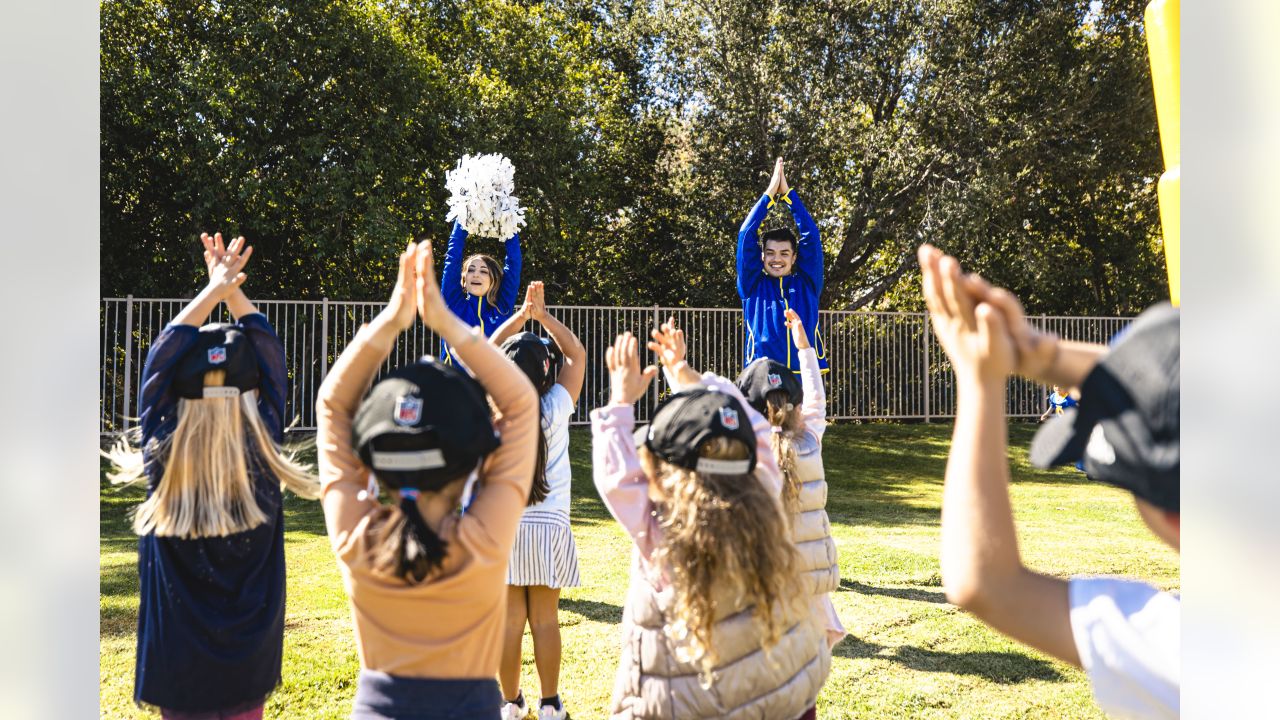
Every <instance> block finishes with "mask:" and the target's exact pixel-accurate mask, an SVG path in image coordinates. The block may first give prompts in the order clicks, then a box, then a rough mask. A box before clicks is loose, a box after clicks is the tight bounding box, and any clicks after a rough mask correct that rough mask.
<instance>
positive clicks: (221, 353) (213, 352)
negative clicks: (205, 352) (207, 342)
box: [209, 346, 227, 365]
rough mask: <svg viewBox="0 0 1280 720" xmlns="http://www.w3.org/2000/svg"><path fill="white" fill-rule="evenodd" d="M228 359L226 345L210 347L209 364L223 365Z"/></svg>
mask: <svg viewBox="0 0 1280 720" xmlns="http://www.w3.org/2000/svg"><path fill="white" fill-rule="evenodd" d="M226 361H227V349H226V348H225V347H222V346H219V347H211V348H209V364H210V365H221V364H222V363H224V362H226Z"/></svg>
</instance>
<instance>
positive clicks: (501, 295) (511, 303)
mask: <svg viewBox="0 0 1280 720" xmlns="http://www.w3.org/2000/svg"><path fill="white" fill-rule="evenodd" d="M523 266H524V257H523V256H522V255H521V254H520V233H516V234H515V235H512V236H511V237H510V238H508V239H507V257H506V259H505V260H503V262H502V286H501V287H499V288H498V311H499V312H501V313H502V314H504V315H509V314H510V313H511V309H512V308H514V307H515V303H516V298H517V297H518V296H519V295H520V270H521V268H522V267H523Z"/></svg>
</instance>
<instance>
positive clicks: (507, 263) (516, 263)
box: [440, 222, 523, 364]
mask: <svg viewBox="0 0 1280 720" xmlns="http://www.w3.org/2000/svg"><path fill="white" fill-rule="evenodd" d="M506 252H507V256H506V259H505V260H504V262H503V264H502V265H501V266H499V265H498V261H497V260H495V259H494V258H493V257H491V256H489V255H484V254H482V253H477V254H474V255H471V256H469V257H468V256H467V254H466V253H467V231H466V230H465V229H463V227H462V225H461V224H460V223H458V222H454V223H453V232H452V233H450V235H449V248H448V250H447V251H445V255H444V269H443V271H442V272H441V286H440V290H441V292H442V294H443V295H444V301H445V303H446V304H447V305H448V306H449V310H450V311H452V312H453V314H454V315H457V316H458V317H460V318H462V320H463V322H465V323H466V324H467V325H469V326H471V327H478V328H480V332H481V333H483V335H484V337H489V336H490V335H492V334H493V331H494V330H497V329H498V326H499V325H501V324H502V323H504V322H506V320H507V318H509V317H511V311H512V309H513V308H514V307H515V304H516V297H517V296H518V295H519V294H520V268H521V267H522V265H523V256H522V255H521V254H520V233H515V234H514V235H512V236H511V237H509V238H507V241H506ZM463 258H466V259H465V260H464V259H463ZM449 348H450V346H449V342H448V341H447V340H442V341H441V350H440V353H441V356H442V359H443V361H444V362H445V363H446V364H450V363H452V362H453V353H452V352H451V351H450V349H449Z"/></svg>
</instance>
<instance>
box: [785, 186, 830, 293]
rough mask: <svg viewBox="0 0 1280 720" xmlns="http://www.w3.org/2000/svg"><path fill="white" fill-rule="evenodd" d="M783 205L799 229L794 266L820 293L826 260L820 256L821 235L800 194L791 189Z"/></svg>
mask: <svg viewBox="0 0 1280 720" xmlns="http://www.w3.org/2000/svg"><path fill="white" fill-rule="evenodd" d="M782 200H783V203H784V204H785V205H786V206H787V208H788V209H790V210H791V216H792V217H793V218H795V221H796V226H797V227H799V228H800V247H799V249H798V250H797V255H796V265H797V266H798V267H799V269H800V271H801V272H803V273H804V274H805V275H807V276H808V277H809V279H810V280H812V281H813V285H814V288H815V289H816V290H817V291H818V292H819V293H821V292H822V283H823V272H824V266H825V264H826V259H825V258H824V257H823V254H822V235H821V234H820V233H819V232H818V223H816V222H814V220H813V216H812V215H810V214H809V208H807V207H805V206H804V201H802V200H801V199H800V194H799V193H797V192H796V191H795V188H792V189H791V192H789V193H787V195H786V197H784V198H783V199H782Z"/></svg>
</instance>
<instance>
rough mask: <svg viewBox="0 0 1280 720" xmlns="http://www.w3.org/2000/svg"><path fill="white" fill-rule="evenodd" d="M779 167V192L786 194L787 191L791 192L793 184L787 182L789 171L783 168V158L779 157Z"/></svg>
mask: <svg viewBox="0 0 1280 720" xmlns="http://www.w3.org/2000/svg"><path fill="white" fill-rule="evenodd" d="M777 168H778V169H777V171H776V172H777V173H778V194H779V195H786V194H787V193H789V192H791V186H790V185H788V184H787V173H786V171H785V170H783V169H782V158H778V165H777Z"/></svg>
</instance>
